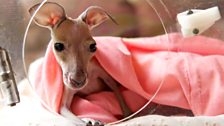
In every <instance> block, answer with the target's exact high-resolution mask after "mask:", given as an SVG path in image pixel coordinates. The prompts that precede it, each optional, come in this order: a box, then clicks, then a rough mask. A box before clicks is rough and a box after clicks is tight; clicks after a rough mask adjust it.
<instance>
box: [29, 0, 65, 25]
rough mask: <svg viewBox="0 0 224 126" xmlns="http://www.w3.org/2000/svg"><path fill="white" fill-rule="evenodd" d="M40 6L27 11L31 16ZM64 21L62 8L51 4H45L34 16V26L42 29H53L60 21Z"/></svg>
mask: <svg viewBox="0 0 224 126" xmlns="http://www.w3.org/2000/svg"><path fill="white" fill-rule="evenodd" d="M39 5H40V4H37V5H34V6H33V7H31V8H30V9H29V13H30V14H31V15H33V14H34V13H35V11H36V10H37V8H38V7H39ZM64 19H66V16H65V10H64V8H63V7H62V6H61V5H59V4H57V3H53V2H46V3H45V4H44V5H43V6H42V7H41V8H40V9H39V11H38V12H37V13H36V15H35V16H34V21H35V23H36V24H38V25H40V26H43V27H50V28H53V27H54V26H55V25H57V24H58V23H59V22H60V21H62V20H64Z"/></svg>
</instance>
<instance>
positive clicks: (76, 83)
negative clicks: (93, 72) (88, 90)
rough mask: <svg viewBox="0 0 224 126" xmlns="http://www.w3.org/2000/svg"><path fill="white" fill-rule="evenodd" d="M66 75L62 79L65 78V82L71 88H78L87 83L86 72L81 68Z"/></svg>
mask: <svg viewBox="0 0 224 126" xmlns="http://www.w3.org/2000/svg"><path fill="white" fill-rule="evenodd" d="M66 75H67V76H66V77H65V78H64V79H66V80H67V84H68V85H69V86H70V87H72V88H75V89H79V88H82V87H84V86H85V84H86V83H87V73H85V72H84V71H83V70H79V71H77V72H69V73H67V74H66Z"/></svg>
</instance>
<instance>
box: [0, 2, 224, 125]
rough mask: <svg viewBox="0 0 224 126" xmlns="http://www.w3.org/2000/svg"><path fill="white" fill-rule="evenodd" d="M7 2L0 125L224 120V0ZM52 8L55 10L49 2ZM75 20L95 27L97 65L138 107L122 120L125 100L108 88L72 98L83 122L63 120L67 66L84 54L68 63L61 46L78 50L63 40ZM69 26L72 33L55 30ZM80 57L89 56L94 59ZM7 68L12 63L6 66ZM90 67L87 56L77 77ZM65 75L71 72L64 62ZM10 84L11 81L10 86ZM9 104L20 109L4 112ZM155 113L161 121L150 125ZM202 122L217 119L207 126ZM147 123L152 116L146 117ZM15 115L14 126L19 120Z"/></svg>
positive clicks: (0, 8)
mask: <svg viewBox="0 0 224 126" xmlns="http://www.w3.org/2000/svg"><path fill="white" fill-rule="evenodd" d="M1 2H2V3H3V4H1V5H0V16H2V17H4V18H0V31H1V32H0V40H1V41H0V43H1V45H0V46H1V48H3V49H4V51H5V52H4V55H3V54H2V55H1V57H0V58H1V59H0V61H1V64H3V65H0V70H2V71H0V72H2V73H0V74H1V78H0V81H1V82H0V102H1V103H0V125H5V126H7V125H10V126H11V125H15V124H20V125H27V126H30V125H39V126H42V125H52V126H53V125H56V126H57V125H69V126H70V125H71V126H73V125H83V126H84V125H86V122H83V121H80V120H85V119H87V120H88V121H92V122H91V123H92V125H94V123H95V122H94V121H100V122H101V123H103V124H105V125H121V126H122V125H126V124H127V125H129V124H130V125H146V124H148V123H152V125H153V124H155V126H156V125H160V124H161V125H167V126H170V125H172V124H173V123H176V124H181V123H186V124H192V126H193V124H204V125H205V124H206V125H207V124H208V125H209V124H222V122H221V121H220V120H223V119H224V117H223V118H222V116H221V115H222V114H223V113H224V110H222V109H221V108H220V109H217V110H214V109H212V108H213V107H214V106H215V107H218V106H221V105H223V104H224V102H222V101H219V100H220V99H219V98H223V97H224V96H223V94H224V92H223V91H222V90H220V89H222V88H223V84H224V83H222V82H223V81H224V79H223V74H224V72H223V71H224V66H223V65H222V63H223V61H224V60H223V59H224V57H223V55H224V51H223V50H224V44H223V41H224V37H223V36H224V35H223V33H224V25H223V14H224V11H223V9H224V0H209V1H204V0H188V1H185V0H176V1H173V0H113V1H106V0H91V1H89V0H82V1H80V0H67V1H64V0H43V1H42V0H38V1H37V0H29V1H26V0H17V1H16V0H11V1H1ZM48 3H50V4H52V3H53V4H52V6H51V5H50V6H48V5H47V4H48ZM55 3H56V4H55ZM34 5H36V6H35V7H34ZM90 6H99V7H101V9H102V10H103V11H100V13H98V11H99V10H97V9H96V10H94V11H91V9H89V10H87V11H85V10H86V9H87V8H88V7H90ZM52 8H53V9H52ZM61 8H63V9H64V10H63V9H61ZM91 12H92V13H91ZM88 13H90V14H88ZM95 13H97V14H96V16H95V15H94V14H95ZM80 15H81V16H80ZM102 15H104V16H102ZM105 15H106V17H108V20H102V22H100V24H99V25H97V27H95V28H92V25H95V24H96V22H98V21H99V20H101V17H102V18H106V17H105ZM108 15H109V16H108ZM91 16H92V17H93V16H95V17H94V18H91ZM39 17H40V18H39ZM68 17H70V18H68ZM71 18H72V19H74V20H75V21H74V22H76V21H78V22H80V21H82V23H85V25H86V26H85V28H86V29H87V27H88V30H90V33H91V36H93V39H94V40H95V41H96V47H97V49H96V53H95V55H94V59H96V60H97V63H99V64H100V66H101V67H102V68H103V69H104V70H105V71H106V72H107V73H108V74H109V76H111V77H112V78H113V79H114V80H115V81H116V82H117V83H119V84H120V86H119V87H118V89H119V90H118V91H119V92H120V93H121V94H122V95H121V94H120V95H121V96H122V97H123V100H124V102H125V103H126V104H127V106H126V107H128V108H129V109H130V110H131V114H129V115H128V116H126V117H124V116H123V113H122V112H123V111H122V105H121V103H120V102H119V101H118V100H117V97H116V95H114V92H113V91H112V90H111V89H108V87H107V88H104V89H103V90H100V91H98V92H94V93H92V94H87V95H86V94H82V93H79V94H77V93H76V94H75V95H74V98H73V100H71V102H72V103H69V105H68V108H69V110H70V111H71V112H72V113H73V114H74V115H73V116H76V117H78V119H80V120H78V121H74V120H73V121H71V120H68V119H67V118H68V117H72V116H68V117H67V116H64V115H63V116H62V114H61V112H62V111H61V108H62V107H61V106H62V104H63V103H64V102H63V99H64V98H65V97H66V98H67V97H68V96H67V95H66V96H65V88H66V86H67V85H66V84H64V83H67V82H66V81H65V79H66V77H64V76H66V74H64V69H63V67H65V66H66V65H67V64H68V63H67V62H71V60H70V61H69V60H67V61H66V60H65V59H66V56H68V55H69V56H70V55H71V54H70V53H74V54H73V56H74V55H76V54H77V53H78V51H77V50H80V48H84V47H83V46H80V45H78V47H75V49H77V50H75V51H74V50H73V52H72V51H70V52H69V51H67V52H68V53H67V54H66V55H63V57H62V59H60V58H59V57H60V56H61V55H62V53H61V52H57V50H55V49H54V48H56V47H55V46H56V45H55V43H57V44H58V43H59V44H61V43H62V44H64V45H63V47H61V46H60V50H65V51H66V49H67V48H70V46H71V44H70V43H68V42H67V41H68V40H67V39H59V38H60V37H61V36H63V35H64V34H65V33H70V32H74V31H76V28H74V29H75V30H74V29H73V30H74V31H71V30H70V29H71V28H70V27H68V26H66V21H68V19H71ZM88 18H91V19H90V20H89V19H88ZM110 18H112V20H110ZM92 20H94V21H95V22H94V21H92ZM113 20H114V21H113ZM48 21H49V22H48ZM43 22H44V23H43ZM89 22H91V23H92V24H91V23H89ZM46 24H47V25H46ZM44 25H46V26H44ZM61 27H62V28H64V29H63V30H62V31H60V32H57V29H60V28H61ZM77 29H78V28H77ZM81 32H82V31H79V30H77V31H76V32H75V33H74V35H73V36H70V37H69V38H73V41H75V40H78V39H79V38H82V37H83V36H88V35H89V34H88V35H86V34H81ZM84 33H86V32H84ZM77 36H78V37H77ZM63 37H64V36H63ZM87 38H88V39H89V38H90V37H87ZM85 39H86V38H85ZM80 40H81V39H80ZM79 44H80V43H79ZM87 44H88V43H85V44H84V46H85V48H86V46H87ZM68 45H69V46H68ZM72 46H73V45H72ZM76 46H77V45H76ZM57 48H59V47H58V46H57ZM85 48H84V49H85ZM89 48H90V47H89ZM82 50H83V49H82ZM80 55H81V56H80ZM6 56H7V58H5V57H6ZM88 56H89V53H88ZM75 57H79V58H78V60H80V59H82V60H83V59H85V58H86V57H87V56H86V55H84V54H79V55H76V56H75ZM80 57H81V58H80ZM69 58H71V57H69ZM5 62H7V63H8V66H9V67H7V70H5V68H4V67H5V66H6V65H4V63H5ZM80 62H81V60H80ZM83 64H85V63H84V60H83V62H82V63H81V65H76V67H77V68H76V67H74V70H73V71H76V70H77V69H79V68H80V67H81V66H84V65H83ZM63 65H64V66H63ZM66 69H73V67H69V68H67V66H66ZM80 69H81V68H80ZM94 72H95V71H94ZM82 73H83V71H82V72H79V74H80V75H81V74H82ZM94 74H95V73H94ZM6 75H7V76H6ZM79 77H80V76H79ZM88 77H89V75H88ZM69 79H70V78H69ZM69 79H68V81H71V79H70V80H69ZM101 80H103V79H101ZM75 81H76V80H75ZM103 81H104V82H105V80H103ZM5 83H7V84H5ZM76 83H77V82H76ZM80 83H81V82H80ZM89 84H91V82H89ZM210 84H211V85H212V86H211V85H210ZM7 85H11V88H10V90H9V88H8V87H7ZM87 86H89V85H87ZM90 87H91V85H90ZM91 88H95V87H91ZM7 89H8V90H7ZM4 94H7V95H4ZM7 96H11V97H7ZM70 97H71V96H70ZM72 97H73V96H72ZM218 97H219V98H218ZM12 101H13V102H12ZM6 102H9V103H6ZM6 104H9V105H14V104H16V106H15V107H5V105H6ZM66 105H67V103H66ZM66 113H67V112H66ZM31 114H32V115H33V117H31V116H30V115H31ZM148 115H152V116H153V115H155V116H153V117H152V118H151V117H148V118H149V119H147V118H146V116H148ZM166 116H168V117H170V116H175V117H176V116H181V117H186V119H187V120H188V121H183V120H181V119H179V118H178V119H176V118H175V117H174V118H172V117H170V119H169V120H171V121H168V120H166V118H165V117H166ZM197 116H206V119H207V118H208V117H207V116H213V117H211V118H208V119H207V122H206V121H202V120H203V119H204V118H203V119H198V118H197ZM216 116H219V117H218V118H216ZM142 117H143V118H144V117H145V118H146V119H143V120H141V119H142ZM188 117H189V118H191V119H188ZM12 119H13V120H15V122H16V123H14V122H11V121H10V120H12ZM90 119H92V120H90ZM138 119H139V120H138ZM186 119H185V120H186ZM49 120H50V121H49ZM132 120H134V121H132ZM146 120H148V122H147V121H146ZM177 120H180V121H179V122H178V121H177ZM209 120H211V121H210V122H209ZM212 120H216V122H214V121H212ZM88 121H87V122H88ZM172 121H173V122H172ZM129 122H130V123H129ZM195 122H197V123H195ZM97 123H98V122H97ZM144 123H145V124H144ZM95 125H97V124H95Z"/></svg>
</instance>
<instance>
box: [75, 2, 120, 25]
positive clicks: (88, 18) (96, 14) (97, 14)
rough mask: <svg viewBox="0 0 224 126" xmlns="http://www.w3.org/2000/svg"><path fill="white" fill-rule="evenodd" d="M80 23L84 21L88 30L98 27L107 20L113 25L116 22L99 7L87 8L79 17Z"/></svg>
mask: <svg viewBox="0 0 224 126" xmlns="http://www.w3.org/2000/svg"><path fill="white" fill-rule="evenodd" d="M79 18H81V20H82V21H84V22H85V23H86V24H87V25H88V26H89V28H90V29H92V28H94V27H96V26H98V25H99V24H101V23H103V22H104V21H106V20H107V19H111V20H112V21H113V22H114V23H115V24H117V22H116V21H115V20H114V19H113V18H112V17H111V16H110V15H109V14H108V13H107V12H106V11H105V10H104V9H102V8H101V7H98V6H91V7H89V8H87V9H86V10H85V11H84V12H83V13H82V14H81V15H80V16H79Z"/></svg>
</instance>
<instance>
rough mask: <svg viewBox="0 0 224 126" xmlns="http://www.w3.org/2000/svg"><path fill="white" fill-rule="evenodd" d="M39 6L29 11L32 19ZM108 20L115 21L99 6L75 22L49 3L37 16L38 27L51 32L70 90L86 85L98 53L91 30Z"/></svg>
mask: <svg viewBox="0 0 224 126" xmlns="http://www.w3.org/2000/svg"><path fill="white" fill-rule="evenodd" d="M38 6H39V4H37V5H35V6H33V7H31V8H30V10H29V12H30V14H31V15H32V14H34V12H35V10H37V8H38ZM107 19H112V18H111V16H109V15H108V14H107V13H106V12H105V11H104V10H103V9H102V8H100V7H97V6H92V7H89V8H87V9H86V10H85V11H84V12H83V13H82V14H81V15H80V16H79V17H78V18H76V19H72V18H69V17H67V16H66V14H65V10H64V8H63V7H62V6H60V5H59V4H57V3H53V2H46V3H45V4H44V5H43V6H42V7H41V8H40V9H39V11H38V12H37V13H36V15H35V16H34V21H35V23H36V24H38V25H39V26H42V27H46V28H49V29H50V31H51V38H52V40H51V41H52V42H53V44H52V48H53V52H54V55H55V57H56V60H57V62H58V63H59V65H60V66H61V69H62V71H63V81H64V83H65V85H66V86H68V87H69V88H71V89H74V90H78V89H80V88H82V87H84V86H85V84H86V83H87V81H88V79H87V77H88V75H87V69H88V63H89V61H90V60H91V58H92V56H93V55H94V53H95V51H96V50H97V48H96V42H95V41H94V39H93V37H92V36H91V34H90V30H91V29H92V28H94V27H95V26H97V25H99V24H101V23H102V22H104V21H105V20H107ZM112 20H113V19H112ZM113 21H114V20H113ZM49 65H50V64H49Z"/></svg>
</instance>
